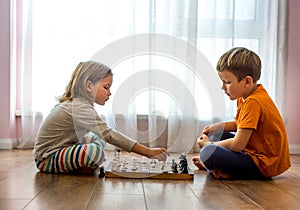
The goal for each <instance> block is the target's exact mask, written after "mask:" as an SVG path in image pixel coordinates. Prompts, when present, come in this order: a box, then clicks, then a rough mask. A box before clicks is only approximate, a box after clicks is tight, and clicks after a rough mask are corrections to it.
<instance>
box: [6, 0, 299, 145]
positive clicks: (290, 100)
mask: <svg viewBox="0 0 300 210" xmlns="http://www.w3.org/2000/svg"><path fill="white" fill-rule="evenodd" d="M289 4H290V5H289V8H290V9H289V10H290V11H289V35H288V40H289V45H288V64H287V95H286V108H287V110H286V121H287V131H288V136H289V141H290V143H291V144H298V145H300V137H299V135H298V130H299V125H300V94H299V90H300V71H299V68H300V40H299V37H300V28H299V27H298V25H297V23H298V21H299V20H300V13H299V9H300V1H298V0H289ZM9 8H10V0H1V1H0V31H1V34H0V59H1V60H0V110H1V112H0V139H6V138H14V137H15V135H16V128H15V126H14V124H15V117H14V109H15V107H16V104H14V103H16V100H15V96H16V95H15V90H14V87H13V86H11V79H12V78H11V71H10V70H9V69H10V53H11V51H10V35H11V34H10V26H9V23H10V22H9V18H10V9H9Z"/></svg>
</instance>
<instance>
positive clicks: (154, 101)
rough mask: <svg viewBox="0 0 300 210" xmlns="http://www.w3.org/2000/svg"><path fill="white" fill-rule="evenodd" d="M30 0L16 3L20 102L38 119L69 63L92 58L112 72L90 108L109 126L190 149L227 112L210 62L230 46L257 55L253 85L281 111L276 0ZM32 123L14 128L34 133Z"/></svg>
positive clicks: (229, 115) (228, 104)
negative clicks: (108, 90) (107, 91)
mask: <svg viewBox="0 0 300 210" xmlns="http://www.w3.org/2000/svg"><path fill="white" fill-rule="evenodd" d="M30 2H31V1H24V2H23V10H24V11H23V25H22V26H23V27H22V29H23V45H22V50H23V51H22V52H23V66H22V75H23V77H22V78H23V83H22V84H23V86H22V87H23V94H22V105H23V108H24V110H27V111H28V113H35V114H32V115H30V116H36V113H39V112H40V113H42V114H43V116H44V117H45V116H46V115H47V114H48V113H49V112H50V110H51V109H52V108H53V106H54V105H55V104H56V103H57V102H56V100H55V99H56V97H57V96H59V95H61V94H62V93H63V91H64V89H65V86H66V84H67V82H68V80H69V79H70V76H71V73H72V72H73V70H74V69H75V67H76V65H77V64H78V63H79V62H81V61H86V60H91V59H93V60H97V61H99V62H103V63H104V64H106V65H109V66H110V67H111V68H112V71H113V73H114V83H113V86H112V93H113V95H112V97H111V99H110V101H108V102H107V104H106V105H105V106H101V107H100V106H97V105H96V109H97V111H98V112H99V114H100V115H102V116H103V117H104V118H105V120H106V121H107V122H108V124H109V125H110V126H113V127H115V128H116V129H118V130H120V131H122V132H124V133H125V134H126V135H128V136H131V137H133V138H135V139H137V140H138V141H139V142H141V143H144V144H146V145H149V146H164V147H168V149H169V150H170V151H176V152H189V151H191V150H194V151H195V150H197V147H196V146H195V145H194V144H195V139H196V137H197V135H198V134H199V133H200V132H201V130H202V128H203V127H204V126H205V125H207V124H209V123H212V122H215V121H219V120H232V119H233V117H234V114H235V113H234V112H235V105H234V104H235V103H234V102H232V101H229V99H228V98H226V97H225V95H224V94H223V92H222V90H221V83H220V81H219V80H218V77H217V73H216V71H215V65H216V62H217V60H218V58H219V56H220V55H221V54H222V53H224V52H225V51H227V50H228V49H230V48H232V47H236V46H244V47H247V48H250V49H252V50H254V51H255V52H257V53H258V54H259V55H260V56H261V58H262V63H263V69H262V77H261V81H260V82H261V83H263V84H264V86H265V87H266V89H267V90H268V91H269V93H270V95H271V96H272V97H273V99H274V100H275V102H276V104H277V105H278V106H279V108H280V111H281V112H282V113H283V111H284V106H283V104H284V103H283V101H284V100H283V99H282V97H279V96H278V94H279V95H282V93H283V92H284V88H285V78H284V75H285V73H284V71H285V58H286V46H287V44H286V28H285V27H283V26H282V23H286V21H287V3H286V2H285V1H283V0H282V1H281V0H278V1H268V0H261V1H257V0H249V1H243V0H230V1H223V0H214V1H211V0H198V1H197V0H187V1H171V0H169V1H168V0H160V1H158V0H143V1H137V0H102V1H98V0H84V1H83V0H77V1H73V0H64V1H61V0H60V1H58V0H51V1H48V0H41V1H32V4H31V3H30ZM120 8H121V9H120ZM279 83H280V85H278V84H279ZM277 96H278V97H277ZM283 114H284V113H283ZM38 116H40V115H38ZM24 119H25V118H24ZM32 119H35V120H39V119H40V118H32ZM33 121H34V120H33ZM33 121H32V120H29V121H28V120H27V121H25V120H24V121H23V128H24V129H26V128H31V131H30V132H31V133H32V134H33V136H34V133H35V129H32V127H34V126H35V125H34V124H32V123H33ZM35 122H36V121H35ZM28 123H31V124H30V126H29V127H28V126H27V125H28ZM27 131H28V129H26V131H24V133H26V132H27ZM22 141H23V142H22ZM24 141H27V140H26V138H22V140H21V144H26V142H24Z"/></svg>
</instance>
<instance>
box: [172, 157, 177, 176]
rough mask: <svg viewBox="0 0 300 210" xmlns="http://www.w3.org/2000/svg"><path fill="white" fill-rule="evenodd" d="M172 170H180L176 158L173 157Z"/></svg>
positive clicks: (175, 171) (174, 171)
mask: <svg viewBox="0 0 300 210" xmlns="http://www.w3.org/2000/svg"><path fill="white" fill-rule="evenodd" d="M171 168H172V171H173V173H178V170H177V163H176V162H175V159H172V166H171Z"/></svg>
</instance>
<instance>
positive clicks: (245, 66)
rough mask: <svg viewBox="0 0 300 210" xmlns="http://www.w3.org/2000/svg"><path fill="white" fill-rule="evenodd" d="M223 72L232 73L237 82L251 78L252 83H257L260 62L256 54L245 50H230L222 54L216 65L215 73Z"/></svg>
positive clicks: (241, 48)
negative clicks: (247, 77)
mask: <svg viewBox="0 0 300 210" xmlns="http://www.w3.org/2000/svg"><path fill="white" fill-rule="evenodd" d="M224 70H227V71H229V72H231V73H233V74H234V75H235V76H236V77H237V79H238V81H241V80H242V79H244V78H245V77H246V76H251V77H252V78H253V82H257V81H258V80H259V78H260V74H261V60H260V58H259V56H258V55H257V54H256V53H254V52H253V51H251V50H248V49H247V48H244V47H236V48H232V49H231V50H228V51H227V52H226V53H224V54H223V55H222V56H221V57H220V59H219V61H218V63H217V71H220V72H222V71H224Z"/></svg>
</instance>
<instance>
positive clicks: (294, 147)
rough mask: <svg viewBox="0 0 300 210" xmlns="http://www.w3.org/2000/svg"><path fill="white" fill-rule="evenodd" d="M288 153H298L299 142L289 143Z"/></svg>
mask: <svg viewBox="0 0 300 210" xmlns="http://www.w3.org/2000/svg"><path fill="white" fill-rule="evenodd" d="M289 146H290V154H291V155H300V144H290V145H289Z"/></svg>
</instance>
